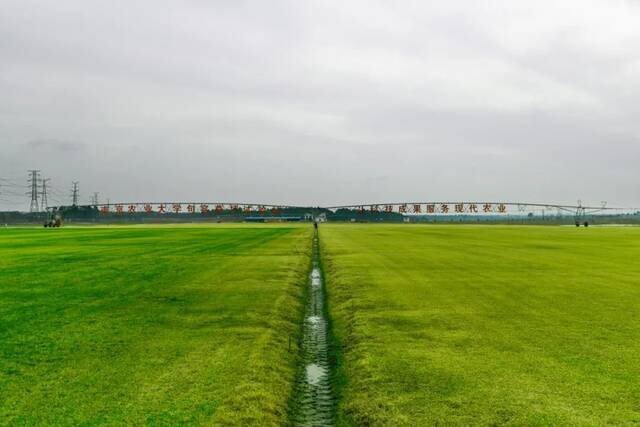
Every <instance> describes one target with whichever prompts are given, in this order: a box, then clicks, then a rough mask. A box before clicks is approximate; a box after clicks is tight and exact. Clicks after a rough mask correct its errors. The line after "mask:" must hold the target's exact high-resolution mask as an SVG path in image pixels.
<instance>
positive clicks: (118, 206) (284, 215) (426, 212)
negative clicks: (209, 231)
mask: <svg viewBox="0 0 640 427" xmlns="http://www.w3.org/2000/svg"><path fill="white" fill-rule="evenodd" d="M632 212H634V210H633V209H630V208H613V207H607V206H606V203H604V202H603V203H602V204H601V205H600V206H584V205H583V204H582V203H581V202H580V201H578V203H577V204H576V205H558V204H550V203H520V202H477V201H475V202H469V201H466V202H399V203H365V204H357V205H342V206H327V207H304V206H291V205H273V204H257V203H228V202H213V203H211V202H131V203H108V204H93V205H80V206H77V205H73V206H56V207H49V208H47V219H46V222H45V227H52V226H53V227H59V226H60V224H61V222H62V219H63V218H70V219H71V218H74V219H76V220H77V219H80V220H82V219H83V218H84V219H90V218H93V220H96V219H97V220H100V219H101V218H104V219H107V218H109V219H114V220H116V219H126V218H127V217H128V219H130V220H135V219H140V220H145V219H149V218H151V219H153V218H155V219H160V218H163V217H164V219H170V218H176V219H177V218H188V217H191V218H193V219H196V218H198V217H200V218H201V219H206V218H215V219H218V220H242V221H255V222H267V221H305V220H307V221H316V222H318V221H320V222H321V221H327V220H330V221H352V222H354V221H358V220H376V221H388V220H393V221H396V222H412V221H431V220H433V221H437V220H440V221H454V220H456V219H459V220H460V221H462V219H463V218H464V220H466V221H474V220H476V221H478V222H479V221H481V220H482V221H490V220H494V221H501V220H504V219H506V218H511V219H513V218H519V219H522V220H527V219H529V220H542V221H544V220H545V219H546V220H550V219H554V218H555V219H558V218H564V219H568V218H571V217H572V218H573V220H574V222H575V225H576V226H578V227H579V226H580V225H584V226H585V227H586V226H588V225H589V220H588V219H589V218H594V216H595V215H601V216H614V215H624V214H631V213H632Z"/></svg>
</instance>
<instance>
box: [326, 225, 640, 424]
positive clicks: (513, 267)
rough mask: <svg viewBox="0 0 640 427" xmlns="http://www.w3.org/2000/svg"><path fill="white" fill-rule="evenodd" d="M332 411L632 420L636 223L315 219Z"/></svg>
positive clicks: (387, 418) (380, 416)
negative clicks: (333, 385)
mask: <svg viewBox="0 0 640 427" xmlns="http://www.w3.org/2000/svg"><path fill="white" fill-rule="evenodd" d="M320 239H321V240H320V241H321V245H322V251H323V252H322V256H323V263H324V269H325V276H326V280H327V291H328V302H329V310H330V314H331V316H332V321H333V333H334V335H335V337H336V340H337V342H338V343H339V345H340V351H341V354H340V360H339V361H340V366H339V369H338V379H339V381H340V383H339V392H340V399H341V400H340V402H339V408H338V412H339V414H338V415H339V421H340V423H341V424H346V425H349V424H358V425H412V426H416V425H433V424H436V423H440V424H449V425H450V424H458V425H477V424H480V425H488V424H514V425H550V424H555V425H558V424H563V425H566V424H572V425H602V424H618V425H629V424H637V423H640V228H631V227H618V228H614V227H610V228H596V227H591V228H588V229H585V228H580V229H576V228H575V227H534V226H527V227H518V226H465V225H461V226H426V225H322V226H321V227H320Z"/></svg>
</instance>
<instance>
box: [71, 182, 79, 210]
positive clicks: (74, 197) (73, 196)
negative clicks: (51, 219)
mask: <svg viewBox="0 0 640 427" xmlns="http://www.w3.org/2000/svg"><path fill="white" fill-rule="evenodd" d="M72 184H73V189H72V190H71V200H72V202H71V205H72V206H78V196H79V191H78V184H79V182H78V181H73V183H72Z"/></svg>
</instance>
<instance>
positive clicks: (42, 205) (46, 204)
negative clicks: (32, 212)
mask: <svg viewBox="0 0 640 427" xmlns="http://www.w3.org/2000/svg"><path fill="white" fill-rule="evenodd" d="M47 181H51V178H44V179H43V180H42V199H40V208H41V209H42V210H43V211H45V210H46V209H47V207H49V201H48V200H47Z"/></svg>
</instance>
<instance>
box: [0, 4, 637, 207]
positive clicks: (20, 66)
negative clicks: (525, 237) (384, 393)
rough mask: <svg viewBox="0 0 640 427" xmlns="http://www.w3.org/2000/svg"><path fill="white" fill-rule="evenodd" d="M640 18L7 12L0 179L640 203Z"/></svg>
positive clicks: (245, 7)
mask: <svg viewBox="0 0 640 427" xmlns="http://www.w3.org/2000/svg"><path fill="white" fill-rule="evenodd" d="M638 22H640V6H639V5H638V3H637V2H633V1H621V0H620V1H619V0H613V1H604V0H602V1H600V0H598V1H597V0H586V1H578V0H569V1H564V2H554V1H551V0H545V1H535V2H534V1H522V2H498V1H495V2H494V1H490V2H472V1H462V0H456V1H451V2H432V3H430V2H422V1H409V0H407V1H402V2H400V3H394V4H393V5H391V4H390V3H388V2H383V1H373V2H372V1H366V2H365V1H351V2H346V3H345V2H338V1H330V2H326V1H322V2H321V1H309V2H297V1H293V0H289V1H285V0H283V1H276V2H269V3H265V2H257V1H240V2H231V3H229V2H221V1H220V2H219V1H197V0H190V1H174V0H163V1H150V0H139V1H136V2H125V1H124V0H116V1H112V2H99V1H80V0H69V1H65V2H46V1H42V0H8V1H5V2H4V3H3V13H2V14H1V15H0V58H2V67H0V93H2V102H1V103H0V146H1V147H2V148H3V153H4V155H3V156H1V157H0V176H3V177H8V178H12V179H17V178H18V179H19V178H25V179H26V177H25V172H26V170H27V169H31V168H38V169H42V171H43V173H44V174H45V175H47V176H50V177H51V178H52V180H53V181H52V182H54V183H55V184H56V185H58V186H59V187H60V188H61V190H60V191H61V192H62V190H64V191H65V192H67V187H68V185H69V183H70V182H71V181H72V180H79V181H80V182H81V189H82V190H83V192H84V197H85V198H87V199H88V197H89V196H90V194H91V193H92V192H93V191H99V192H100V193H101V194H102V195H103V196H104V197H107V196H108V197H110V198H111V199H112V200H131V199H136V198H141V199H151V198H162V199H170V198H176V199H209V200H215V199H226V200H233V199H238V200H252V201H256V202H262V201H264V202H267V201H270V202H276V203H313V204H333V203H349V202H364V201H385V200H402V199H412V200H415V199H424V200H426V199H431V198H439V199H462V198H470V199H483V198H491V199H512V200H513V199H515V200H544V201H549V202H552V201H557V202H573V201H575V200H576V199H578V198H581V199H582V200H585V201H593V202H595V203H597V202H599V201H600V200H608V201H609V204H610V205H612V204H618V205H640V199H639V197H640V196H639V193H638V190H637V188H638V187H637V183H638V182H639V181H640V171H639V169H638V168H637V163H638V160H639V159H640V148H638V147H640V144H639V141H638V140H639V138H640V102H638V101H640V53H639V52H640V29H639V27H638V25H637V23H638ZM61 194H62V193H61ZM15 203H17V204H19V203H22V204H23V205H26V201H16V202H15ZM3 207H6V204H2V205H0V208H3Z"/></svg>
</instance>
